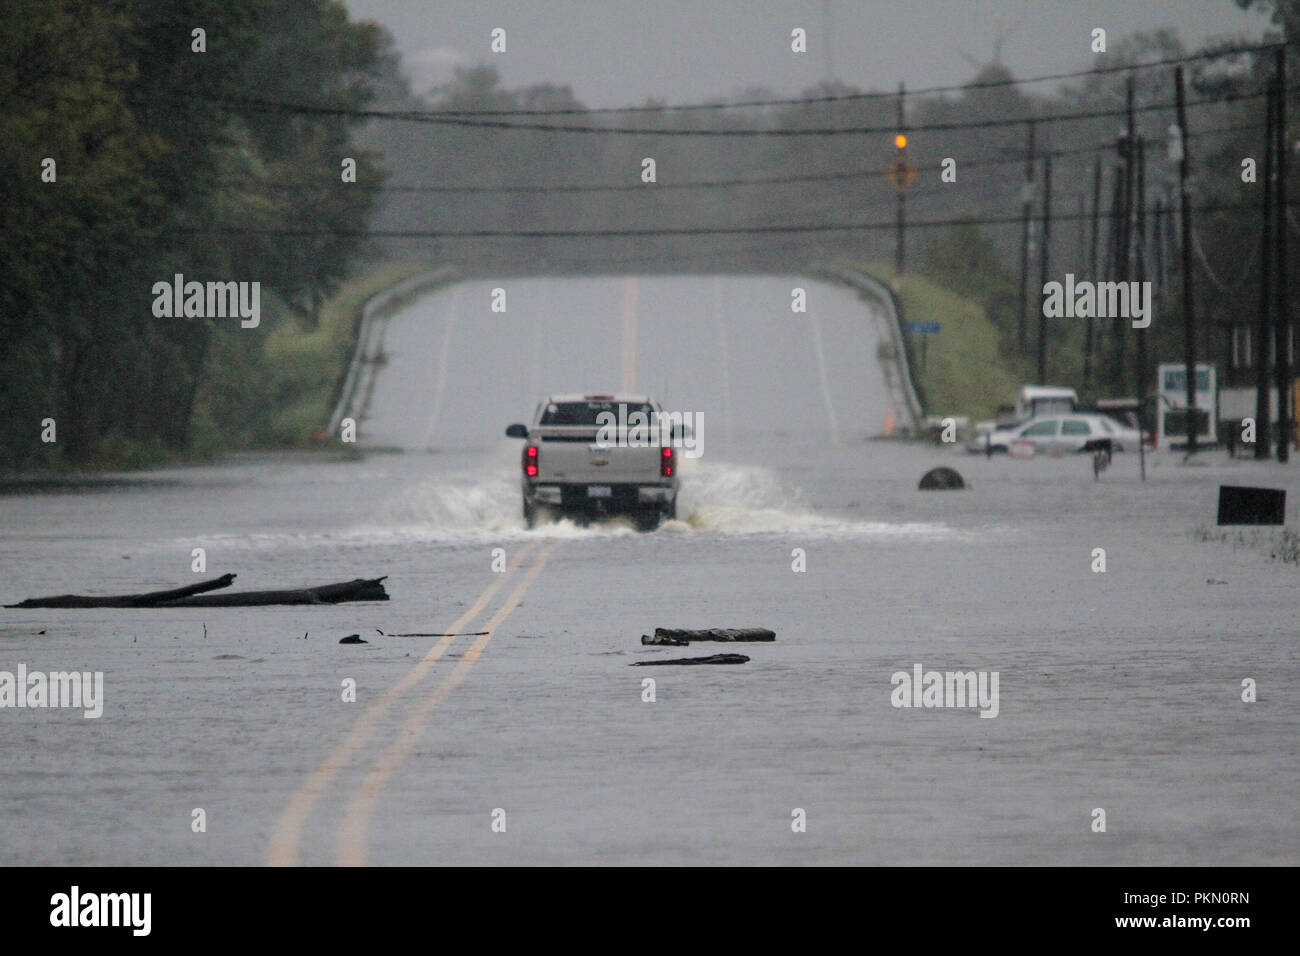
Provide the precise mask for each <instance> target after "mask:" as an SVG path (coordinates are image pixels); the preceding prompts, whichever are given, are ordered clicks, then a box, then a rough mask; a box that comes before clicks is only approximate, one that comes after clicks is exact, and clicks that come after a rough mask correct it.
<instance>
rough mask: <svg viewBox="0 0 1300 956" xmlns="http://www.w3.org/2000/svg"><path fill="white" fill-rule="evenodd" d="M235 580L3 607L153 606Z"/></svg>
mask: <svg viewBox="0 0 1300 956" xmlns="http://www.w3.org/2000/svg"><path fill="white" fill-rule="evenodd" d="M234 580H235V576H234V575H233V574H223V575H222V576H221V577H219V578H213V579H212V580H210V581H201V582H199V583H198V584H191V585H189V586H187V587H183V588H173V589H172V590H170V591H150V592H149V593H147V594H119V595H116V596H108V595H105V596H102V597H93V596H86V595H81V594H60V595H57V596H55V597H43V598H28V599H27V600H26V601H23V602H21V603H19V604H6V605H5V607H154V606H155V605H158V604H163V603H165V602H167V601H174V600H177V599H179V598H186V597H190V596H191V595H194V594H202V593H203V592H204V591H216V590H218V589H219V588H228V587H230V584H231V582H232V581H234Z"/></svg>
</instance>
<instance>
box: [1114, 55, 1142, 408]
mask: <svg viewBox="0 0 1300 956" xmlns="http://www.w3.org/2000/svg"><path fill="white" fill-rule="evenodd" d="M1133 95H1134V82H1133V74H1131V73H1130V74H1129V77H1128V83H1127V85H1126V89H1125V102H1126V104H1127V107H1126V108H1127V111H1128V125H1127V127H1126V129H1127V132H1126V133H1125V136H1124V165H1125V173H1124V259H1123V261H1124V277H1123V281H1124V282H1132V281H1133V255H1134V242H1133V233H1134V232H1136V230H1135V228H1134V227H1135V226H1136V225H1137V223H1136V222H1134V217H1135V216H1136V214H1137V203H1135V202H1134V201H1133V200H1134V194H1135V193H1136V191H1137V174H1136V172H1137V162H1136V161H1137V147H1136V140H1137V114H1136V113H1135V112H1134V110H1133ZM1123 322H1124V320H1123V318H1116V320H1115V323H1116V328H1117V330H1119V329H1121V328H1122V326H1123ZM1121 337H1122V332H1121ZM1135 391H1136V392H1137V393H1138V398H1139V405H1138V417H1139V419H1141V417H1142V416H1143V415H1145V414H1146V409H1145V408H1143V407H1142V406H1141V402H1140V399H1141V396H1142V388H1141V384H1140V383H1137V387H1136V388H1135Z"/></svg>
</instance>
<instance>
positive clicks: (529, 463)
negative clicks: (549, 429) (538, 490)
mask: <svg viewBox="0 0 1300 956" xmlns="http://www.w3.org/2000/svg"><path fill="white" fill-rule="evenodd" d="M537 461H538V458H537V446H536V445H529V446H528V447H527V448H525V449H524V474H525V475H527V476H528V477H529V478H536V477H537Z"/></svg>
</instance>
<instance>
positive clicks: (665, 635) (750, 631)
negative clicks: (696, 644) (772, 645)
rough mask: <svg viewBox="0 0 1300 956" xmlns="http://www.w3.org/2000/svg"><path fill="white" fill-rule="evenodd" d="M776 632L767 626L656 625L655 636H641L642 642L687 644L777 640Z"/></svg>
mask: <svg viewBox="0 0 1300 956" xmlns="http://www.w3.org/2000/svg"><path fill="white" fill-rule="evenodd" d="M775 640H776V632H775V631H769V630H768V629H767V628H765V627H705V628H700V629H697V630H692V629H689V628H677V627H656V628H655V633H654V637H647V636H645V635H644V634H643V635H642V636H641V643H642V644H686V643H689V642H690V641H725V642H730V641H775Z"/></svg>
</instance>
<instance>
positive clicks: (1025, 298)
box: [1016, 120, 1035, 355]
mask: <svg viewBox="0 0 1300 956" xmlns="http://www.w3.org/2000/svg"><path fill="white" fill-rule="evenodd" d="M1034 159H1035V157H1034V121H1033V120H1030V121H1029V143H1028V145H1027V146H1026V149H1025V182H1024V184H1023V185H1022V186H1021V187H1020V321H1019V322H1018V323H1016V329H1017V333H1018V336H1019V338H1018V341H1019V344H1020V354H1022V355H1023V354H1024V353H1025V351H1026V348H1027V345H1028V334H1027V330H1026V328H1025V321H1026V316H1028V315H1029V251H1030V250H1029V247H1030V246H1031V245H1032V244H1033V221H1034Z"/></svg>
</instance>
